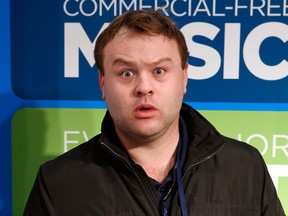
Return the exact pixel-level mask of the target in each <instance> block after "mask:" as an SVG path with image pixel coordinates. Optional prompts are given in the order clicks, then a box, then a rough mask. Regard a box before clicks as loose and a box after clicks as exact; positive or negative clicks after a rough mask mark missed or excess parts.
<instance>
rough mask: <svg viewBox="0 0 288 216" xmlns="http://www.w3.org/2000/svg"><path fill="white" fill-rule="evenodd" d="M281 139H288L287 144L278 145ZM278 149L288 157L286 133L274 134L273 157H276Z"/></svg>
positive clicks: (287, 137) (287, 142)
mask: <svg viewBox="0 0 288 216" xmlns="http://www.w3.org/2000/svg"><path fill="white" fill-rule="evenodd" d="M279 139H282V140H283V139H284V140H286V145H277V143H279ZM277 149H281V150H282V151H283V153H284V154H285V155H286V157H287V158H288V136H286V135H274V136H273V152H272V157H276V151H277Z"/></svg>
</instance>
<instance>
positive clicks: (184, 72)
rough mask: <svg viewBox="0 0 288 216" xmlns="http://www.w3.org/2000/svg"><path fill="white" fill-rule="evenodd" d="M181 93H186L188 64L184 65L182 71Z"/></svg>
mask: <svg viewBox="0 0 288 216" xmlns="http://www.w3.org/2000/svg"><path fill="white" fill-rule="evenodd" d="M182 76H183V88H184V89H183V92H184V94H185V93H186V92H187V84H188V63H186V65H185V67H184V69H183V75H182Z"/></svg>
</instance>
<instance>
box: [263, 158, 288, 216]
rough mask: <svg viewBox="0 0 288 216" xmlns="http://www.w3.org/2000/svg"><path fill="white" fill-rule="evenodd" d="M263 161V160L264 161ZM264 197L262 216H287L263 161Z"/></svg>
mask: <svg viewBox="0 0 288 216" xmlns="http://www.w3.org/2000/svg"><path fill="white" fill-rule="evenodd" d="M262 160H263V159H262ZM263 169H264V170H263V171H264V178H263V181H264V182H263V195H262V214H261V215H262V216H272V215H273V216H285V213H284V210H283V208H282V205H281V202H280V200H279V198H278V196H277V191H276V189H275V186H274V184H273V181H272V179H271V177H270V175H269V172H268V170H267V166H266V164H265V162H264V161H263Z"/></svg>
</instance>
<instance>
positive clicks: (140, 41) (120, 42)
mask: <svg viewBox="0 0 288 216" xmlns="http://www.w3.org/2000/svg"><path fill="white" fill-rule="evenodd" d="M141 56H142V60H144V59H146V60H147V61H149V60H155V58H158V57H159V56H162V57H163V56H166V57H169V58H171V59H175V58H176V59H177V60H178V59H180V52H179V49H178V45H177V42H176V41H175V40H173V39H170V38H168V37H166V36H163V35H158V34H140V33H135V32H131V31H129V30H128V29H127V28H122V29H120V30H119V32H118V33H117V34H116V35H115V37H114V38H113V39H112V40H111V41H109V42H108V43H107V44H106V46H105V47H104V50H103V57H104V59H103V60H104V63H105V59H106V60H109V62H111V61H112V60H113V59H114V58H120V57H121V58H125V57H128V58H131V59H136V58H137V57H141Z"/></svg>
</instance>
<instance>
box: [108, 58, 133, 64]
mask: <svg viewBox="0 0 288 216" xmlns="http://www.w3.org/2000/svg"><path fill="white" fill-rule="evenodd" d="M115 65H132V61H129V60H125V59H122V58H118V59H115V60H114V61H113V62H112V66H115Z"/></svg>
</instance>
